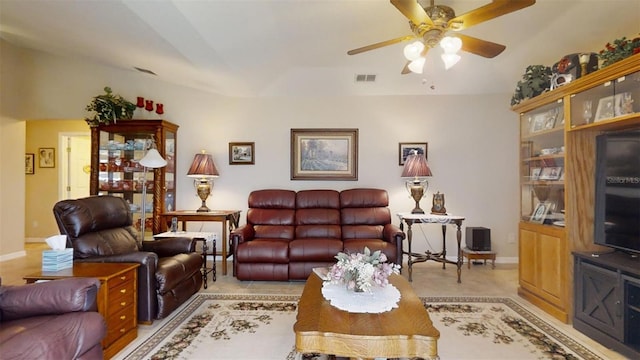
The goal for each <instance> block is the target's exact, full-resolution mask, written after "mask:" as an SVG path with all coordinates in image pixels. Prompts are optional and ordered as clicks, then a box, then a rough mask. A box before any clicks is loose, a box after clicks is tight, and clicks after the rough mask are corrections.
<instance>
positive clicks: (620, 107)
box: [613, 91, 634, 116]
mask: <svg viewBox="0 0 640 360" xmlns="http://www.w3.org/2000/svg"><path fill="white" fill-rule="evenodd" d="M613 107H614V115H615V116H624V115H628V114H633V112H634V111H633V95H632V94H631V93H630V92H628V91H627V92H623V93H620V94H616V96H615V98H614V105H613Z"/></svg>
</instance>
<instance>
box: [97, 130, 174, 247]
mask: <svg viewBox="0 0 640 360" xmlns="http://www.w3.org/2000/svg"><path fill="white" fill-rule="evenodd" d="M177 132H178V125H176V124H173V123H170V122H168V121H165V120H120V121H118V122H117V123H115V124H110V125H100V126H98V127H92V128H91V176H90V193H91V195H112V196H121V197H124V198H125V199H126V200H127V202H128V203H129V204H130V207H131V210H132V213H133V221H134V225H135V226H136V228H137V229H138V230H140V229H141V223H142V209H141V206H142V195H143V188H142V187H143V184H146V200H145V203H146V204H147V205H146V212H145V215H146V216H145V217H146V220H145V235H144V236H145V238H149V237H151V235H152V234H157V233H159V232H161V225H160V214H162V213H163V212H167V211H172V210H174V209H175V205H176V190H175V189H176V176H175V169H176V156H177ZM151 140H155V142H156V146H157V148H158V151H159V152H160V155H162V157H163V158H164V159H165V160H167V166H165V167H162V168H159V169H147V172H146V179H145V171H144V167H143V166H141V165H140V164H139V161H140V159H142V157H144V155H145V154H146V150H147V149H148V148H149V146H150V145H151Z"/></svg>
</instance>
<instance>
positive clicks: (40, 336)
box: [0, 312, 107, 359]
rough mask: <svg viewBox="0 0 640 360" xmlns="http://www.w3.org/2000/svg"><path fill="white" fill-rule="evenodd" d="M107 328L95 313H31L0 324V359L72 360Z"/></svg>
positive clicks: (90, 346)
mask: <svg viewBox="0 0 640 360" xmlns="http://www.w3.org/2000/svg"><path fill="white" fill-rule="evenodd" d="M106 331H107V327H106V325H105V322H104V319H103V317H102V315H100V314H99V313H97V312H72V313H66V314H63V315H46V316H34V317H29V318H24V319H19V320H13V321H7V322H4V323H2V324H1V325H0V344H2V345H1V353H2V355H1V357H2V358H3V359H76V358H78V357H79V356H80V355H82V354H84V353H86V352H87V351H89V350H90V349H91V348H93V347H94V346H95V345H96V344H99V343H100V341H101V340H102V338H104V336H105V334H106Z"/></svg>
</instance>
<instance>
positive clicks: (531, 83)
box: [511, 65, 551, 106]
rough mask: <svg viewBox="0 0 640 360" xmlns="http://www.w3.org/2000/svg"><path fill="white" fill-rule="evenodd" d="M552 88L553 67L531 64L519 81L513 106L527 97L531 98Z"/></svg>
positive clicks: (512, 99)
mask: <svg viewBox="0 0 640 360" xmlns="http://www.w3.org/2000/svg"><path fill="white" fill-rule="evenodd" d="M550 88H551V68H550V67H548V66H545V65H529V66H527V69H526V70H525V73H524V74H523V75H522V80H520V81H518V84H517V85H516V91H515V93H514V94H513V97H511V106H513V105H517V104H519V103H520V102H521V101H523V100H525V99H531V98H533V97H536V96H538V95H540V94H542V93H543V92H545V91H547V90H549V89H550Z"/></svg>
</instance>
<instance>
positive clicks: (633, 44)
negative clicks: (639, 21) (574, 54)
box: [598, 37, 640, 67]
mask: <svg viewBox="0 0 640 360" xmlns="http://www.w3.org/2000/svg"><path fill="white" fill-rule="evenodd" d="M635 54H640V37H636V38H635V39H633V40H627V38H626V37H622V38H620V39H616V40H614V41H613V44H611V43H607V45H605V46H604V49H602V50H600V52H599V53H598V58H599V59H600V60H602V67H605V66H609V65H611V64H613V63H615V62H618V61H620V60H623V59H626V58H628V57H629V56H631V55H635Z"/></svg>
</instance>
